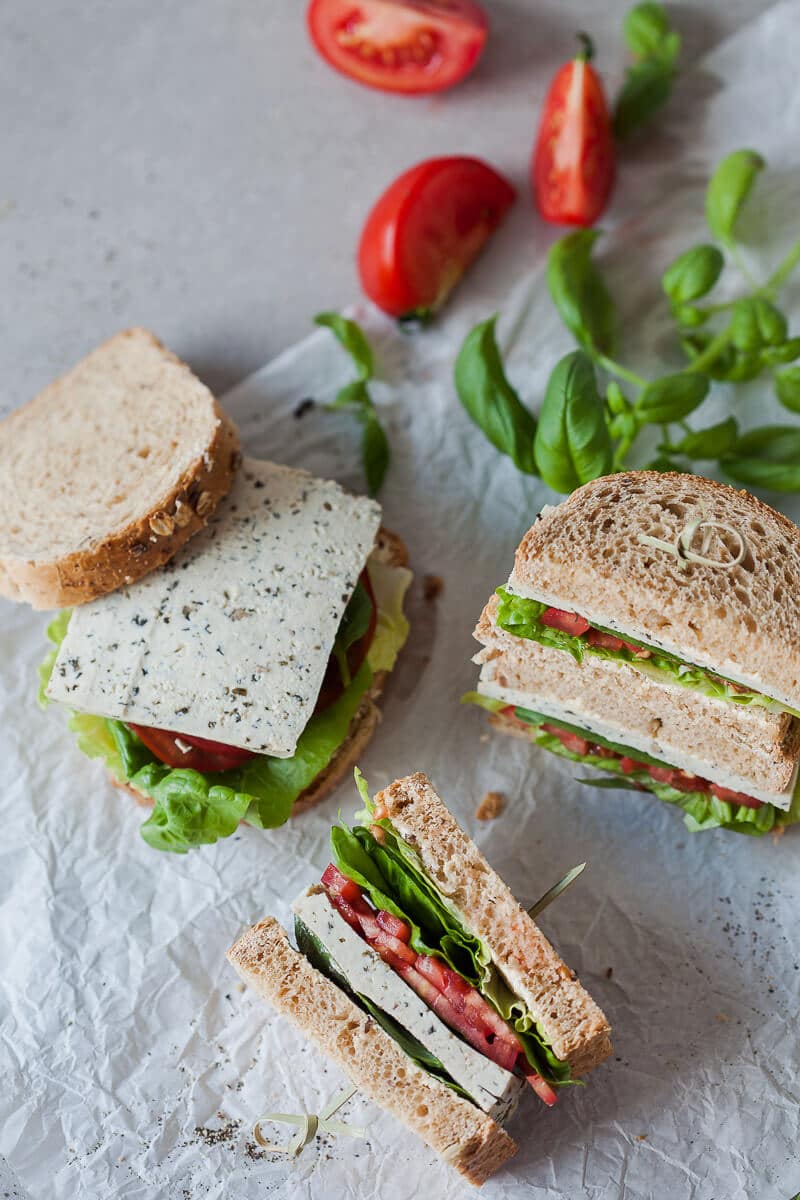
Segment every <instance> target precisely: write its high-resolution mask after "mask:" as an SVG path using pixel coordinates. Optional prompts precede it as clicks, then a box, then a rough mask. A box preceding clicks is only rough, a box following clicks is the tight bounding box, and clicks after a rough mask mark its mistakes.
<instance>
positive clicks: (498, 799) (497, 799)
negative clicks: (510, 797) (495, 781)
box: [475, 792, 506, 821]
mask: <svg viewBox="0 0 800 1200" xmlns="http://www.w3.org/2000/svg"><path fill="white" fill-rule="evenodd" d="M505 806H506V798H505V796H504V795H503V793H502V792H487V793H486V795H485V796H484V797H483V799H482V800H481V802H480V804H479V805H478V807H477V808H476V809H475V816H476V817H477V818H478V820H479V821H493V820H494V819H495V817H499V816H500V814H501V813H502V811H503V809H504V808H505Z"/></svg>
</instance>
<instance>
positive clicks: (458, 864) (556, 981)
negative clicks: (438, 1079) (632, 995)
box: [375, 772, 611, 1076]
mask: <svg viewBox="0 0 800 1200" xmlns="http://www.w3.org/2000/svg"><path fill="white" fill-rule="evenodd" d="M375 803H376V805H379V806H381V805H382V806H383V808H384V809H385V811H386V815H387V816H388V818H389V820H390V821H391V822H392V825H393V826H394V828H395V829H396V830H397V832H398V833H399V834H400V836H401V837H402V838H403V839H404V840H405V841H407V842H408V843H409V845H410V846H412V847H413V848H414V849H415V850H416V851H417V853H418V854H419V856H420V858H421V860H422V863H423V865H424V867H425V870H426V872H427V874H428V875H429V876H430V878H431V879H432V880H433V881H434V883H435V884H436V886H437V887H438V888H439V889H440V891H441V892H442V894H443V895H445V896H447V897H449V899H450V900H451V901H452V903H453V904H454V905H455V907H456V908H457V909H458V911H459V912H460V913H462V914H463V917H464V922H465V925H466V926H467V928H468V929H469V930H470V931H471V932H472V933H475V934H476V935H477V936H478V937H479V938H480V939H481V940H482V941H483V942H484V943H485V944H486V945H487V946H488V948H489V951H490V953H491V955H492V959H493V961H494V963H495V965H496V966H497V968H498V970H499V971H500V973H501V974H502V975H503V976H504V977H505V978H506V979H507V981H508V982H509V984H510V985H511V986H512V988H513V990H514V991H515V992H516V994H517V995H519V996H520V997H521V999H523V1000H525V1002H526V1003H527V1005H528V1007H529V1009H530V1011H531V1012H532V1013H533V1015H534V1017H535V1019H536V1021H537V1022H538V1023H539V1024H540V1025H541V1027H542V1029H543V1030H544V1032H545V1036H546V1037H547V1040H548V1041H549V1043H550V1045H551V1046H552V1047H553V1050H554V1051H555V1053H556V1054H557V1055H558V1057H559V1058H560V1059H561V1060H562V1061H564V1062H568V1063H569V1065H570V1068H571V1069H572V1073H573V1075H576V1076H577V1075H582V1074H584V1073H585V1072H586V1071H589V1070H591V1069H592V1068H593V1067H595V1066H597V1065H598V1064H599V1063H601V1062H602V1061H603V1060H604V1059H606V1058H608V1056H609V1054H610V1053H611V1039H610V1032H611V1027H610V1025H609V1023H608V1021H607V1019H606V1017H605V1014H604V1013H603V1012H602V1011H601V1010H600V1008H598V1006H597V1004H595V1002H594V1000H592V998H591V996H590V995H589V994H588V992H586V991H585V989H584V988H583V987H582V986H581V984H580V983H579V982H578V980H577V978H576V976H575V974H574V972H572V971H571V970H570V969H569V967H567V966H566V964H565V963H564V962H563V960H562V959H561V957H560V956H559V955H558V954H557V953H556V951H555V950H554V949H553V947H552V946H551V944H550V942H549V941H548V940H547V938H546V937H545V936H544V934H543V933H542V932H541V930H540V929H539V928H538V926H537V925H536V924H535V922H534V921H533V920H532V919H531V917H529V916H528V914H527V912H526V911H525V910H524V909H523V908H522V907H521V906H520V905H519V903H518V902H517V901H516V900H515V898H514V896H513V895H512V893H511V891H510V889H509V888H508V887H507V885H506V884H505V883H504V882H503V880H502V879H501V878H500V876H499V875H498V874H497V873H496V872H495V871H494V870H492V868H491V867H490V865H489V863H488V862H487V861H486V859H485V858H484V856H483V855H482V854H481V852H480V850H479V849H478V848H477V846H476V845H475V843H474V842H473V841H472V840H471V839H470V838H469V837H468V836H467V834H466V833H465V832H464V830H463V829H461V827H460V825H459V824H458V822H457V821H456V819H455V818H454V817H453V815H452V814H451V813H450V812H449V810H448V809H447V808H446V807H445V805H444V804H443V803H442V801H441V799H440V798H439V796H438V795H437V794H436V792H435V790H434V788H433V786H432V784H431V782H430V780H429V779H428V778H427V776H425V775H423V774H421V773H420V772H417V773H416V774H414V775H409V776H407V777H406V778H405V779H398V780H396V781H395V782H394V783H392V784H391V785H390V786H389V787H387V788H384V789H383V791H381V792H378V794H377V796H376V797H375Z"/></svg>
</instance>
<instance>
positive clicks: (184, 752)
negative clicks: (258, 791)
mask: <svg viewBox="0 0 800 1200" xmlns="http://www.w3.org/2000/svg"><path fill="white" fill-rule="evenodd" d="M128 728H129V729H132V730H133V732H134V733H135V734H136V736H137V737H138V738H139V740H140V741H142V742H144V744H145V746H147V749H148V750H149V751H150V753H151V754H155V756H156V758H157V759H159V760H160V761H161V762H163V763H165V764H166V765H167V766H168V767H186V768H189V769H191V770H193V771H202V772H203V773H204V774H205V773H213V772H214V771H230V770H233V768H234V767H241V766H242V764H243V763H246V762H248V761H249V760H250V759H251V758H255V751H254V750H246V749H243V748H242V747H240V746H226V745H225V743H224V742H213V741H211V739H210V738H200V737H190V736H189V735H188V734H187V733H170V732H169V731H168V730H166V729H150V728H149V727H148V726H146V725H134V724H132V723H129V724H128Z"/></svg>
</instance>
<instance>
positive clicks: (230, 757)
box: [0, 330, 411, 851]
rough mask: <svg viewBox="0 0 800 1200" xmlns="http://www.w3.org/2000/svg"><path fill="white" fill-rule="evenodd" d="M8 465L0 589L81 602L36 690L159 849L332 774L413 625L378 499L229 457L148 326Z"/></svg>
mask: <svg viewBox="0 0 800 1200" xmlns="http://www.w3.org/2000/svg"><path fill="white" fill-rule="evenodd" d="M37 457H38V460H39V462H38V466H39V472H38V474H37V473H36V471H35V470H34V460H35V459H36V458H37ZM0 468H1V469H2V471H3V473H4V477H5V472H6V471H8V475H9V478H10V479H11V482H12V487H11V488H10V489H9V491H10V498H7V500H6V503H7V505H11V512H10V514H9V516H10V518H11V519H10V520H9V521H8V529H9V530H10V531H11V532H8V531H7V532H6V534H5V535H4V537H5V544H0V590H2V591H4V592H5V593H6V594H10V595H12V596H14V597H15V598H20V599H27V600H30V601H31V602H32V603H34V604H35V605H36V606H37V607H55V606H58V605H60V604H69V605H71V606H73V607H72V608H71V609H66V610H64V611H62V612H61V613H60V614H59V615H58V616H57V617H56V618H55V620H54V621H53V622H52V623H51V625H50V628H49V631H48V632H49V636H50V638H51V640H52V641H53V642H54V643H55V645H54V649H53V650H52V652H51V653H50V655H49V656H48V658H47V661H46V663H45V664H44V665H43V669H42V691H41V695H42V699H43V700H45V701H49V700H55V701H58V702H59V703H61V704H63V705H65V706H66V707H67V708H68V709H69V710H70V712H71V716H70V725H71V728H72V729H73V731H74V732H75V734H76V736H77V739H78V744H79V746H80V748H81V749H82V750H83V751H84V753H86V754H88V755H89V756H91V757H99V758H101V759H103V760H104V762H105V763H106V765H107V767H108V769H109V771H110V772H111V775H112V778H113V780H114V782H116V783H119V784H121V785H123V786H125V787H127V788H128V789H129V790H130V791H131V792H133V794H134V796H135V797H136V799H137V800H139V801H141V802H142V803H145V804H151V805H153V812H152V814H151V815H150V816H149V818H148V819H147V820H146V821H145V822H144V824H143V826H142V834H143V836H144V837H145V839H146V840H147V841H148V842H149V844H150V845H152V846H155V847H157V848H158V849H163V850H175V851H185V850H187V849H189V848H190V847H192V846H196V845H199V844H201V843H204V842H213V841H216V840H217V839H218V838H221V837H226V836H228V835H229V834H231V833H233V831H234V830H235V829H236V827H237V825H238V824H239V822H240V821H242V820H244V821H247V822H249V823H251V824H255V825H260V826H275V825H279V824H282V823H283V822H284V821H285V820H286V819H287V818H288V817H289V815H290V814H291V813H292V812H296V811H298V809H302V808H304V807H306V806H308V805H310V804H313V803H315V802H317V801H318V800H320V799H321V798H322V797H323V796H324V795H326V794H327V793H328V792H329V791H330V789H331V788H332V787H333V785H334V784H335V783H336V782H337V781H338V779H339V778H340V777H341V776H342V774H343V773H344V772H346V771H347V769H348V768H349V767H351V766H352V764H353V762H354V761H355V758H356V756H357V755H358V754H359V753H360V751H361V750H362V749H363V747H364V745H365V743H366V741H367V740H368V739H369V737H370V735H371V734H372V731H373V729H374V727H375V724H376V721H377V709H376V706H375V701H376V699H377V697H378V695H379V693H380V691H381V688H382V686H383V683H384V681H385V678H386V674H387V672H388V671H389V670H391V668H392V666H393V665H394V662H395V658H396V655H397V652H398V650H399V649H400V647H401V646H402V644H403V642H404V641H405V638H406V635H407V632H408V626H407V623H406V620H405V618H404V616H403V597H404V594H405V591H406V589H407V587H408V584H409V582H410V578H411V576H410V572H409V571H408V570H407V555H406V550H405V547H404V545H403V543H402V542H401V541H400V539H399V538H398V537H396V536H395V535H393V534H391V533H389V532H388V531H387V530H385V529H383V528H382V527H381V510H380V507H379V505H378V504H376V503H375V502H374V501H373V500H368V499H366V498H364V497H357V496H352V495H350V494H349V493H347V492H345V491H344V490H343V489H342V488H341V487H340V486H339V485H338V484H336V483H332V482H330V481H328V480H323V479H317V478H314V477H312V476H311V475H309V474H308V473H306V472H305V471H300V470H295V469H292V468H289V467H285V466H279V465H276V464H274V463H269V462H261V461H257V460H255V459H244V460H242V458H241V455H240V453H239V450H238V437H237V434H236V431H235V429H234V427H233V425H232V424H231V422H230V421H229V420H228V419H227V418H226V417H225V416H224V415H223V414H222V412H221V411H220V409H219V408H218V406H217V404H216V402H215V401H214V399H213V397H212V396H211V394H210V392H208V390H207V389H206V388H205V387H204V385H203V384H202V383H200V381H199V380H198V379H196V378H195V376H194V375H193V374H192V373H191V371H190V370H189V368H188V367H186V366H185V365H184V364H182V363H180V362H179V361H178V360H177V359H176V358H175V357H174V356H173V355H172V354H170V353H169V352H168V351H167V350H165V349H164V348H163V347H162V346H161V345H160V344H159V343H158V342H157V341H156V339H154V338H153V337H152V335H150V334H148V333H146V332H145V331H142V330H131V331H128V332H126V333H124V334H120V335H117V337H115V338H112V339H111V340H110V341H109V342H107V343H105V345H103V346H101V347H100V348H99V349H98V350H96V351H95V352H94V353H93V354H91V355H89V357H88V358H87V359H85V360H84V361H83V362H82V363H80V364H79V365H78V366H77V367H76V368H75V369H74V370H73V371H72V372H70V374H68V375H67V376H65V377H64V378H63V379H61V380H59V381H57V382H56V383H55V384H52V385H51V386H50V387H49V388H48V389H46V391H45V392H44V393H42V394H41V395H40V396H39V397H37V398H36V399H35V400H34V401H32V402H31V403H30V404H29V405H28V406H26V407H25V408H22V409H21V410H19V412H17V413H15V414H14V415H13V416H12V417H11V418H9V420H8V421H7V422H5V423H4V429H3V435H2V436H0ZM56 471H58V481H57V482H58V493H57V495H56V496H55V504H56V509H57V511H58V513H59V516H58V521H57V522H56V521H55V520H54V512H53V502H54V495H53V491H52V489H53V487H54V486H55V476H56ZM64 530H66V532H63V531H64ZM190 535H193V536H191V537H190Z"/></svg>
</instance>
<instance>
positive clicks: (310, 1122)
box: [253, 1086, 367, 1158]
mask: <svg viewBox="0 0 800 1200" xmlns="http://www.w3.org/2000/svg"><path fill="white" fill-rule="evenodd" d="M357 1091H358V1088H357V1087H353V1086H351V1087H349V1088H344V1089H343V1090H342V1091H341V1092H337V1094H336V1095H335V1096H334V1097H333V1099H332V1100H330V1101H329V1102H328V1103H327V1104H326V1105H325V1107H324V1108H323V1110H322V1112H321V1113H318V1114H314V1113H281V1112H274V1113H266V1114H265V1115H264V1116H263V1117H259V1119H258V1120H257V1121H256V1123H255V1125H254V1126H253V1137H254V1138H255V1140H256V1142H257V1143H258V1145H259V1146H261V1147H262V1148H263V1149H264V1150H271V1151H272V1152H273V1153H274V1154H288V1156H289V1157H290V1158H297V1156H298V1154H300V1153H301V1151H302V1150H305V1148H306V1146H308V1145H310V1143H311V1142H313V1141H314V1139H315V1138H316V1136H317V1134H318V1133H319V1132H320V1131H322V1132H324V1133H332V1134H334V1136H339V1135H343V1136H345V1137H358V1138H365V1137H366V1136H367V1131H366V1129H365V1128H364V1126H363V1125H347V1124H346V1123H345V1122H344V1121H333V1120H332V1119H331V1118H332V1117H333V1116H334V1114H335V1113H337V1112H338V1111H339V1109H340V1108H341V1107H342V1106H343V1105H344V1104H346V1103H347V1101H348V1100H349V1099H350V1097H351V1096H354V1095H355V1094H356V1092H357ZM268 1123H272V1124H279V1125H296V1126H297V1133H296V1134H295V1135H294V1137H293V1138H292V1140H291V1141H290V1142H288V1143H287V1144H286V1145H278V1144H277V1143H275V1142H268V1141H267V1140H266V1138H265V1137H264V1135H263V1133H262V1132H261V1126H262V1125H266V1124H268Z"/></svg>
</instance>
